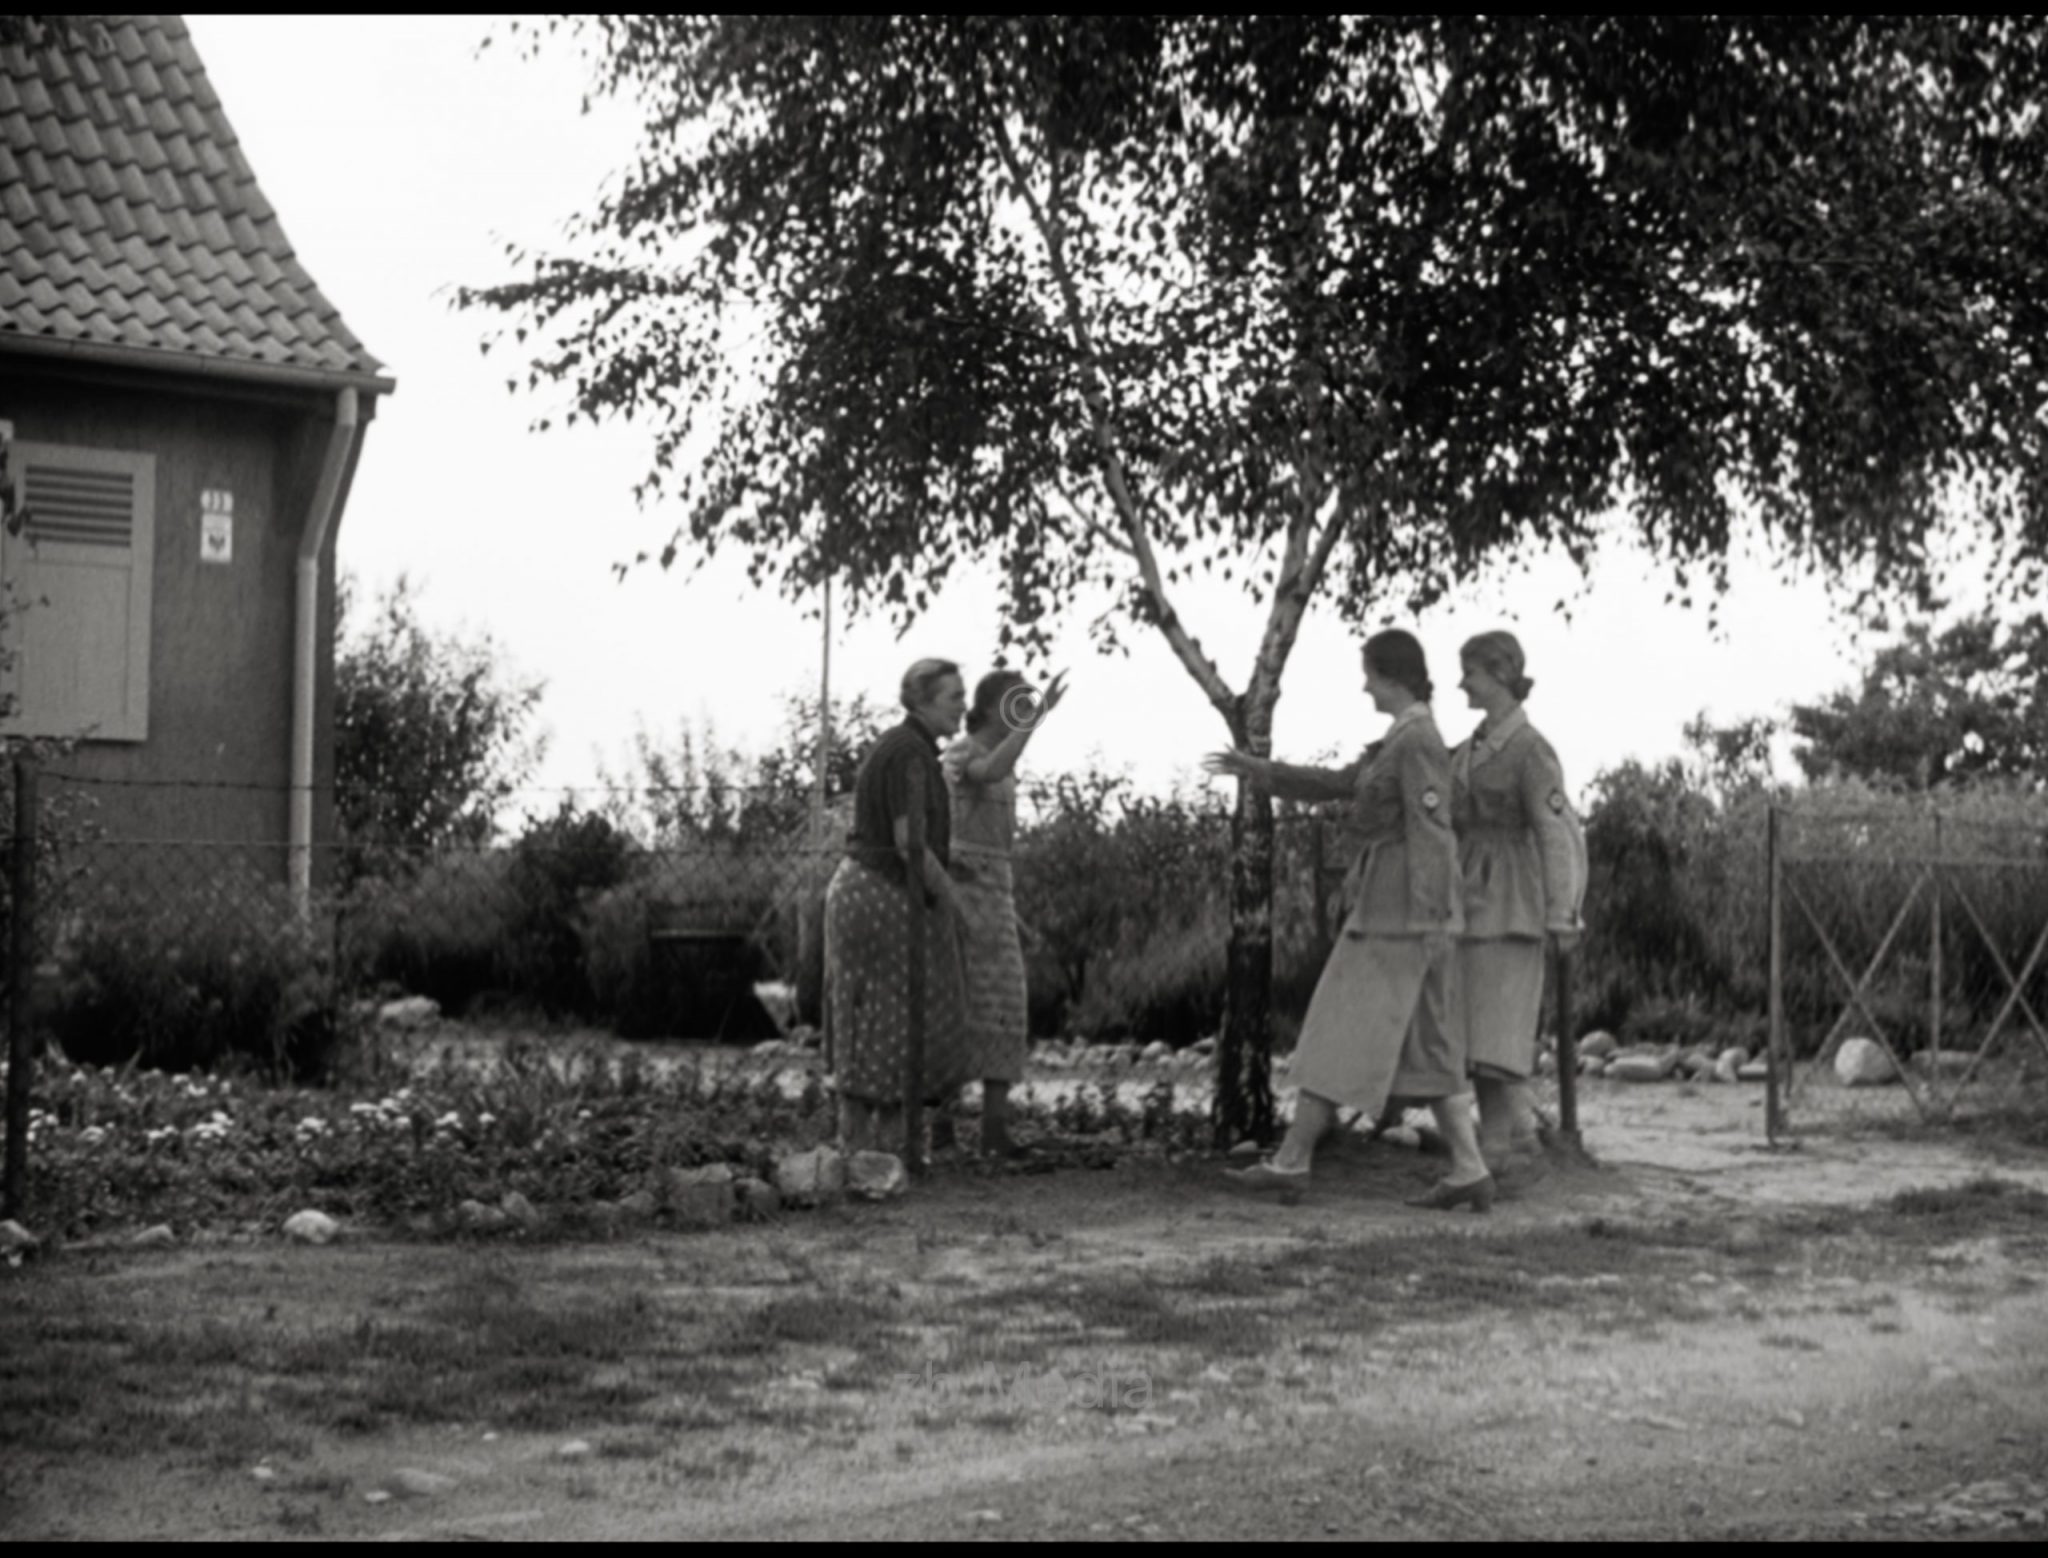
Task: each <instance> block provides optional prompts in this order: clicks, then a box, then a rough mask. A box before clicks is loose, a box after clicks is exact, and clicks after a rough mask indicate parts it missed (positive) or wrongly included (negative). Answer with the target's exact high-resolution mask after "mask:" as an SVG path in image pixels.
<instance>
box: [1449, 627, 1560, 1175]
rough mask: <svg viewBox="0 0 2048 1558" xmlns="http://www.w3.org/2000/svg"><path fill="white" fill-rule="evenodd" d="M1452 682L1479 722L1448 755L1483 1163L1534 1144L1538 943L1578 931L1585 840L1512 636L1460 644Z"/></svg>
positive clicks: (1464, 985)
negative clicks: (1528, 703) (1532, 715)
mask: <svg viewBox="0 0 2048 1558" xmlns="http://www.w3.org/2000/svg"><path fill="white" fill-rule="evenodd" d="M1458 658H1459V662H1460V664H1461V667H1462V669H1463V671H1464V678H1463V680H1461V681H1460V682H1459V683H1458V685H1459V686H1460V687H1461V688H1463V689H1464V693H1465V699H1466V701H1467V702H1468V703H1469V704H1470V705H1471V706H1472V707H1473V708H1475V709H1477V710H1479V712H1480V714H1481V716H1482V718H1481V720H1480V722H1479V728H1478V729H1477V730H1475V731H1474V732H1473V733H1472V736H1471V739H1470V740H1468V741H1466V742H1465V743H1464V744H1463V745H1461V746H1460V747H1459V748H1458V749H1457V750H1456V751H1455V752H1453V753H1452V754H1451V822H1452V825H1453V826H1454V827H1455V828H1456V829H1457V831H1458V864H1459V871H1460V874H1461V876H1462V878H1463V881H1464V898H1465V929H1464V931H1463V933H1462V934H1461V935H1460V937H1459V940H1458V980H1459V985H1460V987H1461V989H1462V991H1463V1002H1464V1016H1465V1055H1466V1061H1467V1063H1468V1064H1469V1065H1470V1066H1471V1068H1472V1077H1473V1082H1474V1085H1475V1086H1476V1087H1477V1089H1478V1093H1479V1146H1480V1150H1481V1151H1483V1152H1484V1153H1485V1154H1486V1158H1487V1161H1488V1162H1489V1163H1494V1164H1507V1163H1508V1162H1509V1160H1510V1158H1511V1156H1512V1158H1513V1159H1514V1160H1515V1161H1516V1162H1518V1163H1526V1162H1527V1161H1528V1159H1529V1158H1530V1157H1531V1156H1532V1155H1533V1154H1534V1153H1536V1152H1537V1151H1539V1150H1540V1149H1539V1148H1538V1147H1537V1141H1536V1107H1535V1101H1534V1099H1533V1097H1532V1096H1531V1091H1530V1086H1529V1078H1530V1076H1531V1075H1532V1074H1533V1073H1534V1071H1535V1069H1536V1030H1537V1025H1538V1023H1539V1021H1540V1018H1541V1012H1542V1006H1543V944H1544V940H1545V938H1546V937H1547V938H1548V939H1549V940H1550V941H1551V942H1552V943H1553V944H1554V945H1556V946H1557V947H1559V948H1560V949H1561V950H1564V951H1570V950H1571V948H1572V947H1573V946H1575V945H1576V944H1577V942H1578V939H1579V901H1580V899H1581V898H1582V897H1583V896H1584V893H1585V888H1586V843H1585V835H1584V834H1583V833H1582V832H1581V831H1580V830H1579V826H1578V819H1577V817H1576V816H1575V815H1574V814H1573V812H1572V808H1571V801H1570V799H1569V798H1568V797H1567V796H1566V794H1565V789H1564V771H1563V769H1562V768H1561V767H1560V766H1559V764H1558V761H1557V753H1556V752H1555V751H1553V750H1552V748H1551V745H1550V743H1549V742H1548V741H1545V740H1544V739H1543V737H1542V736H1540V735H1538V734H1537V732H1536V727H1535V726H1533V725H1531V724H1530V723H1529V716H1528V715H1527V714H1526V713H1525V712H1524V711H1523V708H1522V700H1523V699H1525V698H1527V697H1528V696H1529V690H1530V688H1532V687H1533V686H1534V685H1535V684H1534V683H1533V682H1532V681H1530V679H1529V678H1528V677H1527V676H1526V675H1525V674H1523V659H1522V646H1521V644H1520V643H1519V642H1517V640H1516V639H1515V636H1514V635H1513V634H1512V633H1500V632H1495V633H1481V634H1480V635H1479V636H1478V637H1477V638H1474V639H1471V640H1469V641H1468V642H1467V643H1466V645H1465V647H1464V648H1463V649H1461V650H1459V651H1458Z"/></svg>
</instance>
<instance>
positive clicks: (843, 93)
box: [462, 14, 2048, 702]
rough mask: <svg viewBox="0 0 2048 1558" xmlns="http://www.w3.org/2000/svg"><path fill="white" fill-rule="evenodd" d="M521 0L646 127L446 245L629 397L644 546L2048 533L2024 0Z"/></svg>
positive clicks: (1104, 562) (2042, 166)
mask: <svg viewBox="0 0 2048 1558" xmlns="http://www.w3.org/2000/svg"><path fill="white" fill-rule="evenodd" d="M551 25H568V26H570V27H573V28H575V29H577V30H579V31H580V33H581V36H582V38H583V40H584V41H585V43H586V44H588V45H589V46H590V47H591V48H592V50H593V52H594V54H595V57H596V59H597V61H598V67H599V83H600V86H601V87H602V89H604V90H607V91H612V92H619V93H627V94H631V95H632V96H633V97H634V98H635V99H636V100H637V101H638V102H639V103H640V104H641V105H642V106H643V107H644V110H645V114H646V136H645V141H644V144H643V146H642V148H641V151H640V157H639V161H638V163H637V165H636V166H635V167H634V168H633V169H632V170H631V171H630V172H629V173H628V174H627V176H626V177H625V178H624V179H623V181H622V182H621V183H620V184H619V185H618V187H617V188H616V189H615V190H614V191H613V192H611V193H610V194H608V195H607V196H606V197H605V198H603V199H601V200H600V201H598V202H597V203H596V205H595V206H594V207H593V209H592V211H591V212H590V213H589V215H588V216H587V217H586V218H585V219H584V220H583V221H582V223H581V224H580V247H581V250H582V257H580V258H567V257H561V256H522V257H521V258H522V259H524V260H527V261H529V262H530V267H531V268H530V273H529V274H528V275H527V276H526V277H525V279H522V280H519V281H516V282H513V283H511V284H507V285H503V286H498V287H491V288H485V289H479V290H471V291H467V292H465V293H464V294H463V295H462V298H463V301H464V302H465V303H468V304H471V305H477V306H483V307H486V308H492V309H497V310H502V311H505V312H506V313H507V314H508V315H510V316H511V318H512V319H513V321H515V328H516V329H517V332H518V334H519V336H520V338H521V340H522V341H525V340H526V339H527V335H528V331H529V330H533V331H537V332H538V333H539V335H538V339H537V340H535V341H533V342H531V343H530V344H531V345H532V347H533V348H534V350H535V358H534V362H533V364H532V366H531V368H530V371H529V372H528V374H527V380H528V383H529V384H530V385H533V386H539V385H542V384H549V383H552V384H558V385H560V386H562V387H564V388H566V389H567V391H568V392H569V394H570V396H571V399H572V401H573V412H572V414H573V415H578V416H589V417H601V416H610V415H621V416H627V417H632V418H636V419H641V420H644V421H646V422H647V423H648V424H649V425H650V426H651V427H652V429H653V430H654V433H655V440H656V441H655V461H654V469H653V471H652V472H651V474H650V475H649V477H648V479H647V483H646V486H645V489H644V493H643V495H644V496H646V497H649V498H653V497H657V496H658V497H662V498H667V499H671V500H673V501H674V502H675V503H676V504H677V505H678V508H679V512H680V514H681V516H682V518H681V523H680V526H679V528H678V531H677V533H676V535H675V536H674V537H673V538H672V539H671V540H670V542H669V543H668V545H667V547H666V548H665V549H664V550H663V551H662V553H661V557H662V561H663V562H664V563H667V562H669V561H671V560H673V559H674V558H675V557H676V556H677V555H679V553H680V551H681V550H682V549H683V548H684V547H686V546H687V547H689V548H691V549H692V550H699V549H701V551H703V552H707V553H708V552H709V551H711V550H712V549H715V548H716V547H717V546H719V545H722V544H726V545H733V546H737V547H738V548H740V549H741V550H742V551H744V553H745V554H746V555H747V557H748V558H749V559H750V562H751V565H752V567H753V569H754V572H755V575H756V577H757V579H761V578H767V577H771V576H772V577H775V578H777V579H779V580H780V581H781V582H782V583H783V584H784V585H785V586H786V587H788V588H790V589H792V590H795V589H800V588H804V587H808V586H809V585H811V584H813V583H815V582H816V581H817V580H818V579H819V578H820V577H821V576H823V575H825V574H827V573H828V572H829V573H832V574H835V575H837V576H838V577H840V578H842V579H843V580H845V581H846V582H847V583H848V584H849V585H850V586H851V587H852V589H853V591H854V592H855V595H856V605H858V604H860V602H861V601H863V600H867V601H875V602H880V603H882V604H885V605H886V606H887V607H888V608H889V609H890V610H891V611H893V612H894V613H896V614H897V615H898V616H899V618H907V617H908V616H910V615H912V614H914V613H915V611H916V610H917V609H918V608H919V607H921V606H922V605H923V604H924V603H925V602H926V600H927V599H928V597H929V594H930V591H931V590H932V589H934V588H935V587H936V586H937V584H938V583H939V582H940V581H941V580H943V579H944V577H945V576H946V574H947V573H948V571H949V570H950V569H951V568H952V567H954V566H955V565H956V564H957V563H959V562H960V561H961V560H962V559H965V558H994V559H999V560H1000V561H1001V563H1002V565H1003V568H1004V571H1005V575H1006V578H1007V580H1008V586H1009V594H1010V600H1009V602H1008V614H1009V616H1010V618H1011V620H1012V621H1013V622H1014V623H1015V624H1016V625H1017V627H1018V628H1019V629H1020V630H1021V631H1022V632H1023V633H1024V635H1025V636H1026V637H1027V638H1029V637H1032V636H1034V635H1036V634H1037V633H1038V632H1039V631H1040V628H1041V625H1042V624H1043V622H1044V620H1045V618H1046V616H1047V614H1048V613H1049V612H1050V611H1051V610H1053V609H1055V608H1056V607H1057V606H1058V605H1059V604H1060V603H1062V602H1063V601H1065V600H1068V599H1071V598H1072V596H1073V594H1074V593H1075V592H1076V591H1077V590H1078V589H1079V588H1080V587H1081V586H1082V585H1083V584H1084V583H1089V582H1097V581H1101V580H1111V581H1116V582H1120V583H1122V584H1124V585H1125V586H1127V587H1128V589H1129V592H1130V594H1129V603H1130V605H1131V606H1132V608H1133V610H1134V611H1135V614H1136V615H1137V616H1138V617H1139V618H1141V619H1145V620H1151V621H1155V622H1157V623H1159V624H1160V625H1161V626H1164V627H1166V628H1168V630H1169V636H1171V635H1172V631H1173V630H1174V628H1175V627H1176V625H1177V624H1176V623H1175V619H1174V618H1173V615H1172V612H1171V608H1170V606H1169V605H1168V604H1167V599H1166V592H1167V591H1168V589H1169V588H1170V586H1171V585H1172V584H1173V583H1174V582H1175V580H1176V578H1177V577H1178V576H1179V571H1180V570H1181V569H1184V568H1188V567H1194V566H1199V567H1203V568H1212V567H1213V568H1216V569H1219V570H1221V571H1224V572H1227V573H1234V574H1235V575H1236V576H1238V577H1240V578H1241V579H1243V581H1244V582H1245V583H1246V585H1247V587H1248V588H1250V589H1251V590H1252V591H1253V592H1254V593H1264V594H1266V595H1268V596H1277V597H1287V598H1290V599H1297V598H1298V599H1301V600H1305V599H1306V598H1307V597H1308V596H1310V595H1312V594H1314V593H1315V592H1316V590H1317V589H1318V587H1319V586H1320V585H1321V583H1322V582H1323V579H1324V577H1325V573H1326V571H1327V572H1328V574H1329V575H1330V576H1331V577H1332V578H1333V579H1334V581H1335V584H1336V590H1335V593H1336V597H1337V599H1338V601H1339V603H1340V605H1341V607H1342V608H1343V609H1344V610H1345V612H1346V613H1347V614H1348V615H1350V616H1352V617H1354V618H1357V617H1362V616H1364V615H1365V614H1366V613H1368V612H1369V611H1372V610H1375V609H1376V608H1377V605H1378V604H1379V603H1382V602H1383V601H1385V600H1386V598H1387V594H1388V591H1389V590H1390V589H1394V588H1398V589H1399V590H1402V591H1405V593H1406V597H1407V599H1408V601H1409V603H1410V604H1411V605H1420V604H1423V603H1426V602H1427V601H1429V600H1430V599H1432V598H1434V597H1435V596H1436V595H1437V594H1439V593H1440V592H1441V591H1442V590H1443V589H1445V588H1446V587H1447V586H1448V584H1449V583H1450V582H1451V581H1452V580H1453V579H1455V578H1456V577H1458V576H1459V575H1461V574H1463V573H1465V572H1467V571H1469V570H1470V569H1472V568H1473V567H1475V566H1477V565H1479V564H1481V563H1483V562H1485V561H1486V560H1488V559H1490V558H1493V557H1496V556H1497V555H1500V554H1507V555H1509V556H1512V555H1514V554H1515V553H1517V552H1519V551H1521V550H1522V549H1524V548H1527V547H1530V546H1532V545H1534V544H1536V543H1540V542H1556V543H1561V544H1562V545H1563V546H1565V547H1566V548H1567V549H1569V550H1570V552H1571V553H1572V554H1573V555H1574V556H1576V557H1578V558H1579V559H1580V560H1581V561H1582V562H1583V560H1584V559H1585V557H1586V555H1587V553H1588V551H1589V549H1590V548H1591V546H1592V545H1593V544H1594V542H1595V540H1596V536H1597V527H1598V525H1599V524H1600V523H1601V521H1602V519H1603V516H1607V515H1610V514H1612V513H1614V512H1615V511H1617V509H1621V510H1624V511H1625V512H1626V513H1627V514H1628V515H1630V516H1631V517H1632V520H1633V522H1634V523H1635V524H1636V525H1637V526H1639V527H1640V529H1641V531H1642V533H1643V534H1644V535H1645V536H1646V537H1647V538H1648V539H1649V540H1650V541H1651V542H1652V543H1653V544H1655V545H1656V546H1657V547H1658V548H1660V549H1661V550H1662V551H1663V553H1664V554H1665V555H1667V556H1669V557H1670V558H1672V559H1673V560H1674V561H1675V563H1676V564H1677V577H1678V580H1679V586H1680V588H1681V589H1689V588H1690V578H1691V575H1690V573H1689V571H1688V570H1689V568H1690V567H1691V566H1692V565H1695V564H1698V563H1701V562H1704V563H1705V564H1706V565H1707V567H1708V570H1709V571H1710V572H1717V571H1718V562H1719V559H1720V558H1721V557H1722V555H1723V554H1724V553H1725V550H1726V548H1727V546H1728V545H1729V542H1730V539H1731V536H1732V535H1733V533H1734V532H1735V530H1736V528H1737V526H1738V524H1740V523H1741V522H1742V521H1743V520H1744V519H1745V517H1747V516H1751V515H1754V516H1755V517H1756V519H1757V520H1758V521H1759V522H1760V523H1761V525H1762V526H1763V528H1764V529H1765V531H1766V532H1767V533H1768V534H1770V535H1772V536H1774V537H1776V538H1777V539H1779V540H1780V541H1783V542H1786V543H1789V544H1790V546H1791V547H1792V548H1793V549H1794V550H1796V551H1797V552H1799V553H1801V554H1803V555H1805V556H1807V557H1808V558H1810V559H1813V560H1815V561H1817V562H1819V563H1821V564H1824V565H1828V566H1832V567H1843V566H1846V565H1847V564H1848V563H1850V562H1851V561H1855V560H1874V561H1875V563H1876V564H1877V568H1876V577H1877V578H1878V579H1879V580H1880V582H1881V583H1882V584H1883V585H1884V586H1886V587H1892V586H1894V585H1903V584H1904V583H1905V582H1906V581H1908V580H1909V579H1911V578H1912V577H1913V576H1915V575H1916V574H1918V573H1919V572H1921V571H1922V570H1923V569H1924V567H1925V556H1926V554H1925V541H1926V537H1927V535H1928V532H1929V530H1930V527H1931V526H1933V525H1934V524H1935V523H1936V521H1937V519H1938V517H1939V515H1940V514H1941V512H1942V509H1943V506H1944V505H1945V504H1946V505H1953V504H1957V503H1960V504H1962V505H1964V506H1965V507H1966V508H1967V509H1968V511H1969V512H1970V513H1971V514H1972V515H1973V516H1974V517H1975V518H1977V519H1978V520H1980V521H1981V522H1982V523H1984V524H1985V525H1987V526H1989V527H1991V528H1993V529H1995V530H1997V531H1998V532H1999V533H2000V534H2001V535H2003V536H2004V537H2005V538H2006V539H2007V540H2008V541H2009V542H2012V543H2013V544H2014V545H2015V548H2016V552H2017V554H2018V555H2020V556H2021V557H2022V558H2023V559H2026V560H2028V561H2035V560H2038V557H2039V555H2040V552H2041V549H2042V543H2043V540H2044V538H2048V524H2044V521H2043V508H2042V501H2041V500H2042V491H2043V481H2044V475H2048V423H2044V419H2043V415H2042V406H2043V403H2044V384H2048V367H2044V363H2043V358H2042V354H2043V352H2044V350H2048V348H2044V344H2043V343H2044V342H2048V329H2044V326H2048V318H2044V312H2043V311H2044V308H2048V301H2044V300H2048V202H2044V201H2043V199H2042V196H2041V191H2042V190H2043V189H2044V188H2048V161H2044V155H2043V154H2044V134H2043V126H2042V122H2041V113H2040V103H2041V98H2042V78H2043V65H2044V52H2048V51H2044V30H2043V29H2042V27H2041V26H2040V24H2039V23H2038V21H2037V20H2035V19H2033V18H2027V17H1899V16H1893V17H1825V16H1823V17H1812V16H1722V17H1701V16H1651V17H1643V16H1622V17H1547V18H1537V17H1458V16H1442V17H1433V16H1372V17H1334V16H1208V17H1203V16H1129V15H1106V14H1096V15H1089V16H1025V17H973V16H944V17H931V16H925V17H908V16H902V17H860V16H831V17H787V16H777V17H748V16H662V17H651V16H613V17H600V18H588V19H580V20H576V21H573V22H569V23H566V24H551ZM536 42H537V40H536ZM1161 552H1163V554H1164V555H1163V557H1162V556H1160V555H1158V554H1159V553H1161ZM1276 620H1278V619H1277V618H1276ZM1279 639H1280V640H1281V642H1280V643H1279V648H1280V650H1281V651H1282V653H1281V656H1280V658H1282V659H1284V650H1285V647H1286V643H1287V642H1291V626H1284V627H1283V631H1281V632H1280V634H1279ZM1176 647H1177V648H1178V649H1180V650H1181V652H1182V658H1183V660H1184V661H1186V662H1187V663H1188V665H1189V667H1190V669H1191V670H1192V671H1193V672H1194V673H1195V674H1196V676H1197V679H1198V680H1201V681H1203V683H1204V685H1205V687H1206V688H1207V689H1208V690H1209V692H1210V694H1211V696H1212V698H1217V699H1218V701H1219V702H1220V701H1222V694H1223V693H1224V692H1225V689H1223V688H1222V686H1221V683H1220V681H1218V680H1216V679H1215V678H1214V676H1213V667H1207V665H1206V661H1204V660H1203V659H1202V657H1201V656H1200V654H1199V650H1198V647H1197V646H1193V645H1192V643H1191V641H1184V642H1177V643H1176ZM1269 647H1271V641H1269Z"/></svg>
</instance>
